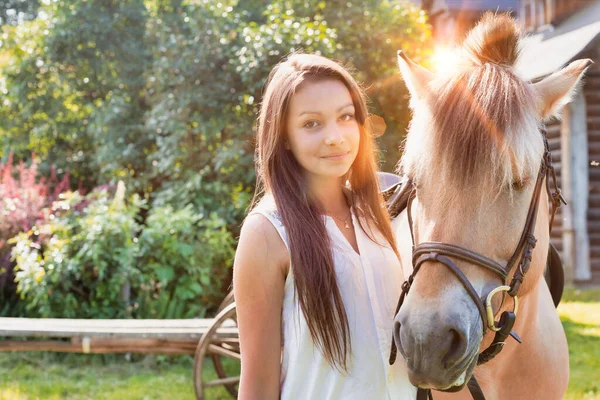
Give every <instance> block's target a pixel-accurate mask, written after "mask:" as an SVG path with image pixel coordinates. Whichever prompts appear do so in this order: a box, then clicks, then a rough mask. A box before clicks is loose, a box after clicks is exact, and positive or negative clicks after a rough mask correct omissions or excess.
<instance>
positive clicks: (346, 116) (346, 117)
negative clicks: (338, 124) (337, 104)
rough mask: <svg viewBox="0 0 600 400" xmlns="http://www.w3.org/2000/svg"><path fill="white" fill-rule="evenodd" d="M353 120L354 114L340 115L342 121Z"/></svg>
mask: <svg viewBox="0 0 600 400" xmlns="http://www.w3.org/2000/svg"><path fill="white" fill-rule="evenodd" d="M354 118H355V117H354V114H352V113H348V114H344V115H342V121H352V120H354Z"/></svg>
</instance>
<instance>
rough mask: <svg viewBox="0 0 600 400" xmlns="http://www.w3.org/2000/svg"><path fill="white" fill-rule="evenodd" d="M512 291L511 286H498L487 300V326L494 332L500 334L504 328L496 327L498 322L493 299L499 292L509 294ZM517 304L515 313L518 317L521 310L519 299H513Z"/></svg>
mask: <svg viewBox="0 0 600 400" xmlns="http://www.w3.org/2000/svg"><path fill="white" fill-rule="evenodd" d="M508 291H510V286H498V287H497V288H496V289H494V290H492V291H491V292H490V293H489V294H488V295H487V298H486V299H485V311H486V314H487V325H488V328H490V329H491V330H492V331H494V332H498V331H499V330H500V329H501V328H502V327H499V326H496V321H495V320H494V309H493V307H492V298H493V297H494V295H495V294H496V293H499V292H508ZM513 299H514V302H515V308H514V310H513V313H514V314H515V315H517V310H518V309H519V298H518V297H517V296H515V297H513Z"/></svg>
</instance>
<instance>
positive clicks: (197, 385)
mask: <svg viewBox="0 0 600 400" xmlns="http://www.w3.org/2000/svg"><path fill="white" fill-rule="evenodd" d="M209 354H210V355H211V357H212V359H213V364H214V366H215V371H216V373H217V376H218V379H216V380H214V381H209V382H204V381H203V373H204V359H205V358H206V356H207V355H209ZM223 358H230V359H233V360H237V361H238V362H239V361H240V359H241V357H240V341H239V335H238V331H237V321H236V315H235V303H231V304H229V305H228V306H226V307H225V308H223V310H222V311H221V312H220V313H218V314H217V316H216V317H215V319H214V323H213V324H212V325H211V327H210V328H209V329H208V331H206V332H205V333H204V334H203V335H202V338H201V339H200V342H199V343H198V347H197V348H196V355H195V356H194V389H195V391H196V399H198V400H204V399H205V397H204V390H205V388H207V387H212V386H225V388H226V389H227V391H228V392H229V393H231V395H232V396H234V398H236V397H237V387H238V384H239V382H240V377H239V376H233V377H229V376H227V373H226V371H225V369H224V368H223V364H222V361H221V360H222V359H223ZM215 360H216V361H215Z"/></svg>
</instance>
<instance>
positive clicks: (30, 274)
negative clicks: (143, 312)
mask: <svg viewBox="0 0 600 400" xmlns="http://www.w3.org/2000/svg"><path fill="white" fill-rule="evenodd" d="M124 195H125V188H124V185H123V184H120V185H119V187H118V188H117V190H116V193H115V194H114V197H113V196H111V195H110V194H109V190H108V189H107V188H104V189H101V190H95V191H93V192H91V193H90V194H88V195H87V196H85V197H83V196H81V195H80V194H79V193H77V192H74V193H73V192H67V193H63V194H61V195H60V199H59V200H58V201H56V202H54V203H53V205H52V209H51V210H48V211H49V215H48V217H47V218H46V221H47V222H45V223H43V224H41V225H39V226H36V227H34V228H33V229H31V230H30V231H28V232H21V233H19V234H18V235H17V236H16V237H15V238H14V239H12V242H14V243H15V247H14V249H13V251H12V255H13V259H14V260H15V261H16V268H15V270H16V282H17V289H18V292H19V294H20V296H21V299H22V300H23V301H24V302H25V304H26V307H27V310H28V314H29V315H31V316H40V317H64V318H75V317H77V318H119V317H125V316H126V315H127V314H126V311H127V306H128V305H129V304H127V302H128V300H129V299H128V295H127V290H128V288H127V286H128V282H129V281H130V279H131V278H132V277H135V276H136V274H138V271H137V268H136V267H135V265H134V255H135V248H136V244H135V242H134V240H133V239H134V237H135V234H136V233H137V232H138V231H139V225H138V223H137V221H136V215H137V214H138V212H139V210H140V208H141V207H142V206H143V205H144V202H143V201H142V200H141V199H140V198H139V197H138V196H137V195H134V196H132V197H131V199H129V201H125V197H124Z"/></svg>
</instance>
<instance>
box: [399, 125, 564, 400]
mask: <svg viewBox="0 0 600 400" xmlns="http://www.w3.org/2000/svg"><path fill="white" fill-rule="evenodd" d="M541 133H542V136H543V139H544V155H543V157H542V161H541V163H540V169H539V172H538V175H537V180H536V183H535V188H534V190H533V196H532V198H531V202H530V204H529V211H528V213H527V219H526V222H525V227H524V228H523V232H522V233H521V238H520V239H519V242H518V244H517V247H516V248H515V251H514V252H513V254H512V256H511V258H510V259H509V261H508V263H507V265H506V267H504V266H502V265H501V264H499V263H497V262H496V261H494V260H492V259H490V258H488V257H486V256H484V255H482V254H479V253H475V252H473V251H471V250H469V249H466V248H464V247H460V246H456V245H452V244H447V243H440V242H423V243H419V244H418V245H415V236H414V232H413V220H412V214H411V204H412V201H413V200H414V199H415V197H416V195H417V193H416V189H415V188H414V186H413V184H412V182H411V181H410V179H409V180H408V182H406V183H405V185H403V187H402V189H403V190H401V188H398V193H394V195H392V198H391V199H390V201H389V204H390V206H391V207H390V213H391V214H392V215H394V214H396V215H397V214H399V212H400V211H402V209H403V208H404V207H405V208H406V210H407V216H408V224H409V227H410V235H411V238H412V243H413V246H412V248H413V254H412V263H413V271H412V273H411V275H410V276H409V277H408V279H407V280H406V281H405V282H404V283H403V284H402V293H401V294H400V299H399V300H398V306H397V308H396V314H395V315H397V314H398V312H399V311H400V307H401V306H402V304H403V302H404V298H405V297H406V295H407V294H408V291H409V290H410V287H411V285H412V283H413V281H414V279H415V276H416V275H417V273H418V272H419V271H420V270H421V267H422V266H423V264H424V263H425V262H428V261H433V262H438V263H441V264H442V265H444V266H446V267H447V268H448V269H450V271H451V272H452V273H453V274H454V276H456V278H457V279H458V280H459V281H460V282H461V283H462V285H463V287H464V288H465V290H466V291H467V293H468V294H469V296H470V297H471V299H472V300H473V302H474V303H475V305H476V306H477V310H478V311H479V314H480V315H481V320H482V323H483V334H484V335H485V333H486V332H487V330H488V329H490V330H492V331H495V332H496V334H495V336H494V340H493V341H492V343H491V344H490V346H489V347H488V348H486V349H485V350H484V351H482V352H481V353H480V354H479V357H478V360H477V364H478V365H480V364H483V363H486V362H488V361H490V360H491V359H493V358H494V357H495V356H496V355H497V354H498V353H500V351H501V350H502V348H503V346H504V343H505V340H506V338H507V337H508V336H509V335H510V336H512V337H513V338H514V339H515V340H517V341H518V342H519V343H521V339H520V338H519V336H518V335H517V334H516V333H515V332H514V331H512V328H513V326H514V324H515V321H516V315H517V308H518V296H517V295H518V292H519V288H520V287H521V284H522V283H523V280H524V278H525V275H526V274H527V272H528V271H529V267H530V265H531V258H532V254H533V249H534V248H535V245H536V242H537V240H536V238H535V236H534V230H535V223H536V217H537V211H538V207H539V201H540V196H541V191H542V186H543V184H544V180H545V181H546V191H547V193H548V198H549V199H550V201H551V209H550V221H549V230H550V231H551V230H552V224H553V222H554V217H555V214H556V211H557V209H558V207H560V205H561V203H562V204H567V203H566V201H565V199H564V198H563V196H562V194H561V192H560V189H559V188H558V184H557V182H556V173H555V171H554V167H553V165H552V156H551V153H550V149H549V146H548V139H547V133H546V129H545V128H543V127H542V129H541ZM550 181H552V186H551V183H550ZM407 189H408V191H407ZM394 196H395V197H394ZM401 196H404V197H405V199H404V200H402V199H401ZM394 204H401V205H400V206H396V207H395V209H394ZM452 259H459V260H462V261H466V262H468V263H471V264H474V265H477V266H479V267H482V268H485V269H487V270H489V271H491V272H493V273H494V274H496V275H497V276H498V277H500V279H501V280H502V282H503V283H504V285H502V286H499V287H497V288H495V289H494V290H492V291H491V292H490V293H489V294H488V295H487V297H486V298H485V299H481V298H480V297H479V295H478V294H477V291H476V290H475V288H474V287H473V285H472V284H471V282H469V279H468V278H467V277H466V276H465V275H464V273H463V272H462V271H461V270H460V268H459V267H458V266H457V265H456V264H455V262H454V261H452ZM515 266H517V267H516V270H515V271H514V274H513V276H512V279H511V281H510V283H508V278H509V276H510V274H511V272H512V271H513V269H514V268H515ZM501 292H506V294H508V295H509V296H510V297H512V298H513V301H514V308H513V310H512V311H504V312H503V313H502V314H501V316H500V318H499V321H498V322H496V321H495V319H494V312H493V308H492V299H493V296H494V295H495V294H496V293H501ZM396 353H397V349H396V344H395V342H394V340H392V349H391V353H390V360H389V361H390V364H393V363H394V361H395V359H396ZM468 388H469V390H470V391H471V394H472V395H473V398H474V399H475V400H482V399H485V397H484V396H483V393H482V391H481V388H480V387H479V384H478V383H477V381H476V379H475V376H474V375H473V376H472V377H471V381H470V382H469V383H468ZM427 398H429V399H432V398H433V397H432V394H431V390H430V389H418V392H417V400H420V399H427Z"/></svg>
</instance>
